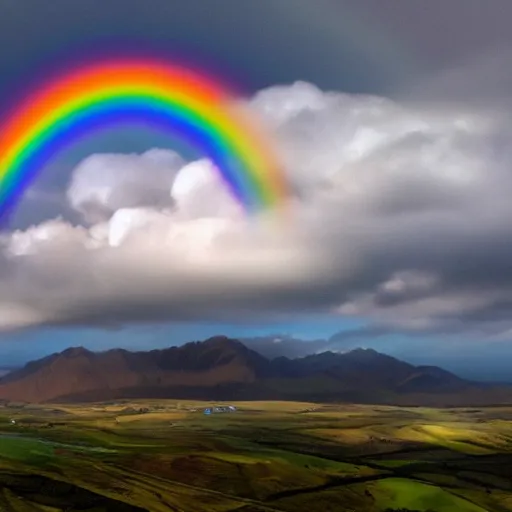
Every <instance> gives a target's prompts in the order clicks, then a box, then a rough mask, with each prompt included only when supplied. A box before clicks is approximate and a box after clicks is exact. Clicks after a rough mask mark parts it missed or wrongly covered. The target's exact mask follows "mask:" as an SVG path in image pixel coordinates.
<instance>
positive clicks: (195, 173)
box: [0, 82, 512, 336]
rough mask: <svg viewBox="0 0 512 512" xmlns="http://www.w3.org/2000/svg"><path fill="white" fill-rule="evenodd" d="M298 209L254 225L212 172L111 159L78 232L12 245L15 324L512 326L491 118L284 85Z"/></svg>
mask: <svg viewBox="0 0 512 512" xmlns="http://www.w3.org/2000/svg"><path fill="white" fill-rule="evenodd" d="M250 108H252V109H254V111H256V112H258V113H259V114H260V115H262V117H263V119H264V122H265V123H266V125H267V126H268V129H269V130H270V131H271V133H272V136H273V139H274V140H275V141H276V145H277V147H278V148H279V151H280V153H281V156H282V159H283V161H284V162H285V172H286V173H287V177H288V178H289V180H290V182H291V184H292V189H293V194H294V197H293V198H292V199H291V203H292V205H293V208H292V211H293V215H292V217H291V221H290V222H289V223H288V224H286V225H284V226H277V225H271V229H269V228H268V225H261V226H260V225H258V224H254V223H253V222H251V221H249V220H247V219H246V218H245V217H244V216H243V215H242V214H241V211H240V208H239V205H237V204H236V202H235V201H234V200H233V199H232V198H231V196H230V195H229V193H228V191H227V190H226V188H225V187H224V186H223V184H222V182H221V180H220V179H219V178H218V176H217V174H216V172H215V169H214V168H213V166H212V164H211V163H210V162H209V161H208V160H198V161H195V162H189V163H185V162H184V161H182V160H181V159H180V158H179V157H178V156H177V155H176V154H174V153H173V152H168V151H163V150H152V151H150V152H147V153H144V154H142V155H93V156H91V157H89V158H88V159H86V160H85V161H84V162H82V163H81V164H80V165H79V166H78V167H77V168H76V169H75V171H74V172H73V177H72V180H71V185H70V187H69V190H68V193H67V194H68V199H69V202H70V204H71V206H72V207H73V208H75V209H76V210H78V211H79V212H81V213H82V214H83V215H84V220H85V222H87V224H86V225H85V226H74V225H71V224H69V223H68V222H66V221H65V220H62V219H57V220H54V221H51V222H46V223H43V224H41V225H39V226H34V227H32V228H30V229H28V230H26V231H20V232H14V233H10V234H8V235H5V236H4V238H3V239H2V241H1V247H2V249H1V252H0V255H1V257H0V284H1V286H0V326H3V327H4V328H12V327H14V326H19V325H30V324H34V323H44V322H47V323H80V322H82V323H98V324H101V323H112V322H131V321H153V320H172V319H204V318H222V319H228V318H229V319H233V318H235V319H242V318H245V317H246V316H254V315H267V316H268V315H280V314H286V315H290V314H291V315H293V314H304V313H307V312H330V313H331V314H334V315H340V316H342V315H348V316H353V315H356V316H361V317H364V318H367V319H368V321H370V322H373V323H374V324H375V326H376V328H381V329H383V330H384V331H386V332H387V330H388V329H396V330H401V331H403V330H405V331H429V332H431V331H447V332H448V331H450V332H453V331H457V330H464V329H466V330H467V329H477V330H478V332H483V331H486V332H487V331H488V332H491V331H492V332H493V335H494V336H496V331H497V330H502V331H507V330H510V329H512V325H510V323H511V322H510V321H508V320H507V318H508V316H510V313H511V311H512V265H511V264H510V251H509V247H510V240H512V223H511V222H510V219H511V218H512V202H511V201H510V196H511V192H512V174H510V172H509V169H510V166H511V163H512V148H510V145H509V144H508V140H509V138H510V135H511V125H510V124H509V121H508V120H507V118H506V117H505V116H501V115H499V114H497V113H495V112H493V111H491V110H486V109H484V108H481V106H480V105H479V107H478V108H471V107H468V106H466V105H462V104H457V105H453V106H452V107H449V106H448V105H447V104H446V103H443V104H440V105H439V106H436V103H435V102H430V103H429V104H428V108H427V106H425V105H421V104H412V103H407V104H405V103H404V104H400V103H397V102H395V101H391V100H390V99H386V98H379V97H370V96H358V95H355V96H354V95H348V94H341V93H332V92H323V91H320V90H319V89H317V88H316V87H314V86H313V85H311V84H306V83H301V82H298V83H295V84H293V85H291V86H280V87H272V88H269V89H267V90H264V91H261V92H260V93H258V94H257V95H256V96H255V97H254V98H253V99H252V101H251V102H250Z"/></svg>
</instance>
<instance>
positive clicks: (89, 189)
mask: <svg viewBox="0 0 512 512" xmlns="http://www.w3.org/2000/svg"><path fill="white" fill-rule="evenodd" d="M183 165H184V161H183V159H182V158H181V157H180V156H179V155H178V154H177V153H174V152H173V151H169V150H159V149H153V150H150V151H147V152H146V153H143V154H141V155H119V154H110V155H109V154H100V155H92V156H90V157H88V158H86V159H85V160H84V161H83V162H81V163H80V164H79V165H78V167H77V168H76V169H75V170H74V172H73V175H72V178H71V183H70V186H69V188H68V191H67V197H68V200H69V203H70V205H71V206H72V207H73V208H74V209H75V210H77V211H78V212H79V213H81V214H82V215H83V217H84V219H85V220H86V221H88V222H90V223H95V222H101V221H105V220H108V219H109V218H110V217H111V216H112V215H113V214H114V212H116V211H117V210H119V209H121V208H131V207H138V206H151V207H156V208H163V207H166V206H170V205H171V196H170V194H169V189H170V187H171V185H172V183H173V180H174V178H175V176H176V173H177V171H178V170H179V169H180V168H181V167H183Z"/></svg>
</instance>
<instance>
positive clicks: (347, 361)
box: [0, 336, 512, 406]
mask: <svg viewBox="0 0 512 512" xmlns="http://www.w3.org/2000/svg"><path fill="white" fill-rule="evenodd" d="M120 398H183V399H187V398H188V399H204V400H255V399H257V400H301V401H351V402H361V403H383V404H384V403H388V404H399V405H431V406H443V405H453V406H455V405H486V404H496V403H509V402H510V401H512V388H508V387H505V386H489V385H484V384H478V383H473V382H469V381H466V380H464V379H461V378H459V377H457V376H456V375H453V374H452V373H450V372H447V371H445V370H442V369H441V368H437V367H430V366H413V365H411V364H408V363H405V362H403V361H399V360H398V359H395V358H393V357H390V356H387V355H384V354H381V353H379V352H376V351H375V350H371V349H356V350H353V351H351V352H347V353H344V354H338V353H333V352H324V353H321V354H316V355H309V356H306V357H302V358H298V359H288V358H286V357H278V358H275V359H272V360H271V359H267V358H265V357H263V356H262V355H260V354H258V353H257V352H255V351H253V350H251V349H249V348H247V347H246V346H245V345H244V344H242V343H241V342H239V341H237V340H234V339H229V338H226V337H222V336H217V337H214V338H210V339H208V340H206V341H203V342H192V343H187V344H186V345H183V346H180V347H171V348H166V349H163V350H151V351H147V352H130V351H127V350H122V349H115V350H109V351H107V352H99V353H95V352H91V351H89V350H86V349H84V348H82V347H78V348H69V349H67V350H64V351H63V352H60V353H57V354H53V355H51V356H48V357H45V358H43V359H40V360H37V361H33V362H30V363H28V364H27V365H25V367H23V368H21V369H19V370H17V371H14V372H11V373H9V374H8V375H6V376H4V377H3V378H1V379H0V400H4V401H18V402H34V403H41V402H51V401H100V400H110V399H120Z"/></svg>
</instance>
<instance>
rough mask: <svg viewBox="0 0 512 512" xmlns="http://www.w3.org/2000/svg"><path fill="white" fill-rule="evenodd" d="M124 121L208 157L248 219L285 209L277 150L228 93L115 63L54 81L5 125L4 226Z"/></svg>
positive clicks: (202, 81) (146, 63) (192, 76)
mask: <svg viewBox="0 0 512 512" xmlns="http://www.w3.org/2000/svg"><path fill="white" fill-rule="evenodd" d="M126 122H137V123H140V124H142V125H146V126H149V127H152V128H157V129H161V130H164V131H165V132H166V133H169V134H170V135H172V136H177V137H180V139H181V140H183V141H185V142H186V143H187V144H190V145H192V146H193V147H194V148H196V149H197V150H199V151H200V152H201V154H203V155H204V156H206V157H208V158H210V159H211V160H212V162H213V163H214V164H215V167H216V168H217V170H218V171H219V173H220V175H221V177H222V180H223V182H224V183H225V184H226V185H227V186H228V187H229V189H230V191H231V193H232V195H233V196H234V197H235V199H236V200H237V201H238V202H239V203H240V204H241V205H242V206H243V207H244V209H245V210H246V211H247V212H248V213H257V212H260V211H264V210H269V209H279V207H280V206H283V205H284V202H285V199H286V196H287V194H288V191H287V186H286V180H285V179H284V176H283V174H282V172H281V166H280V164H279V161H278V158H277V156H276V153H275V152H274V148H273V147H272V144H271V143H270V141H269V139H268V138H267V137H266V136H265V134H264V130H262V128H261V126H259V124H258V123H257V122H256V120H255V119H254V116H253V115H251V114H249V112H248V111H247V110H245V109H244V108H242V106H241V105H240V102H239V101H237V99H236V97H235V94H234V93H233V92H232V90H231V89H230V88H228V87H226V86H224V85H223V84H221V83H220V82H218V81H216V80H214V79H212V78H211V77H207V76H205V75H202V74H199V73H197V72H195V71H191V70H188V69H186V68H183V67H181V66H177V65H172V64H169V63H167V62H162V61H150V60H146V59H144V60H113V61H108V62H102V63H99V64H95V65H92V66H91V65H89V66H82V67H81V68H78V69H76V70H74V71H73V72H69V73H66V74H63V75H60V76H57V77H56V78H55V79H53V80H50V81H49V83H48V84H47V85H46V86H45V87H43V88H41V89H38V90H37V91H36V93H34V94H32V95H29V97H28V98H27V99H26V100H25V102H24V103H23V104H22V105H21V106H20V107H18V108H15V110H14V111H13V112H12V114H11V115H10V116H8V118H7V120H6V121H5V122H4V123H2V125H0V219H4V218H5V217H6V216H7V215H8V214H9V213H10V212H11V211H12V210H13V209H14V208H15V206H16V205H17V204H18V202H19V200H20V198H21V197H22V195H23V192H24V191H25V190H26V189H27V187H28V186H29V185H30V184H31V182H32V181H33V179H34V178H35V177H37V175H38V173H39V172H40V171H41V170H42V169H43V167H44V166H45V165H46V164H47V163H48V162H49V161H50V160H51V159H52V158H53V157H55V155H56V154H57V153H58V152H59V151H61V150H62V149H64V148H65V147H67V146H68V145H69V144H71V143H73V142H74V141H76V140H77V139H79V138H80V137H82V136H83V135H86V134H88V133H90V132H92V131H94V130H97V129H101V128H104V127H105V126H106V125H109V124H113V123H126Z"/></svg>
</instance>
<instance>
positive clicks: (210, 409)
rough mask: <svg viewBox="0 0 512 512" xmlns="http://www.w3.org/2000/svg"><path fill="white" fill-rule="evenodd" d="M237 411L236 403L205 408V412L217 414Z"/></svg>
mask: <svg viewBox="0 0 512 512" xmlns="http://www.w3.org/2000/svg"><path fill="white" fill-rule="evenodd" d="M235 411H236V407H235V406H234V405H227V406H223V405H222V406H221V405H217V406H215V407H207V408H206V409H205V410H204V414H215V413H218V412H235Z"/></svg>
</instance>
